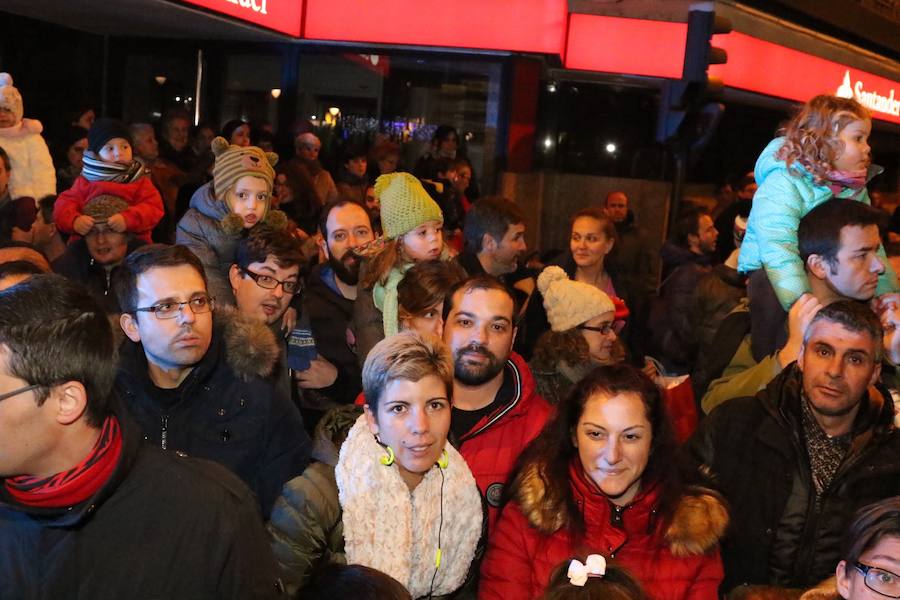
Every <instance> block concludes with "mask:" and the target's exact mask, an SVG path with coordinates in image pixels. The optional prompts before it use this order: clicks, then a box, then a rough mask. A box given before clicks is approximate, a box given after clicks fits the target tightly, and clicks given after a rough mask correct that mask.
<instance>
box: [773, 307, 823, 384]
mask: <svg viewBox="0 0 900 600" xmlns="http://www.w3.org/2000/svg"><path fill="white" fill-rule="evenodd" d="M821 308H822V303H821V302H819V301H818V300H817V299H816V297H815V296H813V295H812V294H803V295H802V296H800V299H799V300H797V301H796V302H794V305H793V306H792V307H791V310H790V311H788V340H787V343H786V344H785V345H784V347H783V348H782V349H781V350H779V351H778V355H777V356H778V362H779V364H781V368H784V367H786V366H788V365H789V364H791V363H792V362H794V361H795V360H797V357H799V356H800V347H801V346H803V334H804V333H805V332H806V328H807V327H809V324H810V322H811V321H812V319H813V317H814V316H816V313H817V312H819V310H821Z"/></svg>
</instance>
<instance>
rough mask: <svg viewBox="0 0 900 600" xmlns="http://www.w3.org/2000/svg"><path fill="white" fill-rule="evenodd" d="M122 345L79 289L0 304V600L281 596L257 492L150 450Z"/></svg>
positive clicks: (213, 469)
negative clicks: (127, 388) (117, 381)
mask: <svg viewBox="0 0 900 600" xmlns="http://www.w3.org/2000/svg"><path fill="white" fill-rule="evenodd" d="M114 344H115V337H114V335H113V331H112V327H111V326H110V322H109V320H108V318H107V315H106V314H105V312H104V311H103V309H102V308H101V307H100V306H99V304H98V303H97V302H96V301H95V300H94V299H93V298H92V297H91V296H90V295H89V294H88V293H87V292H86V291H85V290H84V288H83V287H81V286H79V285H77V284H76V283H74V282H71V281H68V280H66V279H63V278H62V277H59V276H56V275H36V276H33V277H31V278H30V279H29V280H27V281H23V282H21V283H19V284H17V285H16V286H14V287H12V288H10V289H8V290H5V291H3V292H0V598H10V599H12V598H72V597H79V598H92V599H94V600H97V599H99V600H102V599H104V598H212V597H215V598H222V599H226V598H228V599H235V600H238V599H244V598H275V597H281V596H280V595H279V594H278V591H277V590H278V587H277V586H279V584H278V572H277V566H276V563H275V559H274V557H273V556H272V551H271V547H270V545H269V542H268V538H267V536H266V532H265V530H264V529H263V527H262V523H261V522H260V518H259V512H258V509H257V508H256V506H255V504H254V500H253V498H252V496H251V494H250V491H249V490H248V489H247V487H246V486H245V485H243V484H242V483H241V482H240V480H238V479H237V477H235V476H234V475H233V474H231V473H229V472H228V471H227V470H226V469H224V468H222V467H220V466H219V465H216V464H213V463H211V462H209V461H201V460H194V459H189V458H184V457H178V456H176V455H175V454H174V453H167V452H163V451H161V450H159V449H158V448H153V447H150V446H148V445H147V444H146V443H144V442H143V440H142V439H141V431H140V430H139V429H138V428H137V427H136V426H135V424H134V422H133V421H132V420H131V419H130V418H128V415H127V413H126V412H125V411H123V410H122V407H121V405H120V403H119V402H118V401H117V399H116V397H115V395H114V394H113V379H114V377H115V373H116V365H115V345H114Z"/></svg>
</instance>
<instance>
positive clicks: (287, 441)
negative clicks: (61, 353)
mask: <svg viewBox="0 0 900 600" xmlns="http://www.w3.org/2000/svg"><path fill="white" fill-rule="evenodd" d="M119 275H120V276H119V277H117V279H116V282H115V285H116V291H117V292H118V296H119V300H120V302H121V304H122V309H123V313H122V315H121V317H120V324H121V326H122V329H123V330H124V332H125V335H126V336H127V337H128V339H129V340H130V341H126V342H124V344H123V345H122V348H121V349H120V353H119V354H120V358H119V372H118V375H117V376H116V390H117V391H118V392H119V394H120V395H121V397H122V398H123V400H124V402H125V405H126V408H127V409H128V410H129V412H130V413H131V414H132V415H133V417H134V418H135V419H136V420H137V421H138V424H139V425H140V426H141V429H142V430H143V433H144V437H145V439H147V440H149V441H151V442H152V443H154V444H156V445H158V446H160V447H161V448H162V449H164V450H175V451H181V452H185V453H187V454H189V455H192V456H197V457H201V458H208V459H210V460H214V461H216V462H218V463H220V464H222V465H224V466H226V467H228V468H229V469H231V470H232V471H233V472H234V473H235V474H236V475H238V476H239V477H240V478H241V479H243V480H244V481H245V482H246V483H247V485H248V486H250V489H251V490H253V491H254V492H255V493H256V495H257V498H258V500H259V504H260V508H261V509H262V513H263V516H264V517H268V514H269V512H270V511H271V509H272V504H273V503H274V502H275V499H276V498H277V497H278V495H279V494H280V493H281V486H282V485H283V484H284V483H285V482H286V481H288V480H289V479H291V478H293V477H296V476H297V475H300V474H301V473H302V472H303V469H304V468H305V467H306V465H307V463H308V462H309V453H310V441H309V436H308V435H307V434H306V432H305V430H304V429H303V420H302V418H301V417H300V413H299V411H298V410H297V409H296V407H295V406H294V405H293V404H292V403H291V401H290V399H289V398H287V397H285V395H284V394H283V393H279V392H277V391H276V389H275V387H274V383H273V382H272V381H271V380H268V381H267V380H266V379H264V378H265V377H267V376H268V375H269V374H270V373H271V372H272V369H273V368H274V367H275V364H276V362H277V360H278V357H279V351H278V347H277V345H276V343H275V338H274V335H273V334H272V332H271V331H270V330H269V329H268V328H267V327H266V325H265V323H261V322H258V321H256V320H253V319H246V318H245V319H240V318H235V316H234V315H232V318H231V319H222V318H218V319H216V320H214V319H213V310H212V309H213V308H214V304H213V300H212V299H211V298H210V297H209V295H208V293H207V288H206V278H205V275H204V272H203V267H202V265H201V263H200V262H199V259H197V257H196V256H194V254H192V253H191V252H190V250H188V249H187V248H185V247H184V246H166V245H163V244H153V245H149V246H145V247H143V248H141V249H139V250H137V251H136V252H134V253H132V254H131V255H129V257H128V258H127V259H126V260H125V262H124V263H123V265H122V270H121V271H120V273H119Z"/></svg>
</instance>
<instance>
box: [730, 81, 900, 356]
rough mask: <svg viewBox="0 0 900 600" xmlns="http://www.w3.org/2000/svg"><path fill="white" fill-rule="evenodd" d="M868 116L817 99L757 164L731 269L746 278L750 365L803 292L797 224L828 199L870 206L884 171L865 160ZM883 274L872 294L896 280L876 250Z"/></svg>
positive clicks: (853, 104)
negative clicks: (873, 183)
mask: <svg viewBox="0 0 900 600" xmlns="http://www.w3.org/2000/svg"><path fill="white" fill-rule="evenodd" d="M871 131H872V119H871V117H870V115H869V112H868V111H867V110H866V108H865V107H863V106H862V105H861V104H860V103H859V102H857V101H856V100H853V99H847V98H838V97H836V96H827V95H822V96H816V97H815V98H813V99H811V100H810V101H809V102H807V103H806V104H805V105H804V106H803V108H802V109H801V110H800V112H798V113H797V115H796V116H794V118H793V119H791V120H790V122H788V124H787V126H786V127H785V128H784V129H783V130H782V133H783V137H778V138H775V139H774V140H772V141H771V142H770V143H769V145H768V146H766V149H765V150H763V152H762V154H760V156H759V159H758V160H757V161H756V169H755V171H754V175H755V177H756V182H757V184H759V189H758V190H757V191H756V194H755V195H754V196H753V208H752V209H751V211H750V218H749V221H748V223H747V234H746V236H745V237H744V241H743V244H742V245H741V253H740V258H739V261H738V270H739V271H741V272H742V273H748V274H749V275H750V280H749V283H748V294H749V296H750V314H751V342H752V345H753V355H754V358H756V360H761V359H762V358H763V357H765V356H767V355H769V354H771V353H773V352H774V351H775V350H777V349H778V348H779V347H780V345H779V342H782V343H783V342H784V341H785V339H784V338H786V332H785V331H784V329H785V328H784V326H783V324H784V320H785V318H786V316H787V311H788V310H789V309H790V308H791V306H792V305H793V304H794V302H796V301H797V300H798V299H799V298H800V296H802V295H803V294H805V293H807V292H809V291H810V288H809V282H808V280H807V277H806V272H805V270H804V266H803V261H802V260H801V259H800V254H799V252H798V250H797V227H798V225H799V223H800V219H801V218H803V216H804V215H806V213H808V212H809V211H810V210H812V209H813V208H815V207H816V206H818V205H819V204H821V203H823V202H825V201H826V200H828V199H830V198H841V199H846V200H854V201H858V202H865V203H866V204H871V202H870V201H869V193H868V192H867V191H866V183H867V182H868V181H869V180H870V179H871V178H872V177H874V176H875V175H877V174H879V173H881V172H882V171H883V169H882V168H881V167H878V166H876V165H873V164H872V162H871V150H870V148H869V144H868V139H869V134H870V133H871ZM879 256H881V258H883V259H884V260H883V263H884V264H885V268H886V270H885V272H884V273H883V274H882V275H881V277H880V279H879V282H878V289H877V292H876V295H881V294H884V293H887V292H891V291H894V289H895V287H896V283H895V281H896V277H895V275H894V273H893V271H892V270H891V269H890V266H888V261H887V259H886V258H885V256H884V248H883V247H881V248H879Z"/></svg>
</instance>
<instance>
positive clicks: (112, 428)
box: [4, 415, 122, 508]
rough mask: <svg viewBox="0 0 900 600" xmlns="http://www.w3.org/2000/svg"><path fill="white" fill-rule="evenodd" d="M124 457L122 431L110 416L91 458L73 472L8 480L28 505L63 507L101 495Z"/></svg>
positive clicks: (8, 486) (12, 492)
mask: <svg viewBox="0 0 900 600" xmlns="http://www.w3.org/2000/svg"><path fill="white" fill-rule="evenodd" d="M121 454H122V430H121V428H120V427H119V421H118V420H116V418H115V417H113V416H112V415H110V416H109V417H106V420H105V421H104V422H103V427H102V428H101V430H100V437H99V438H97V443H96V444H94V447H93V448H92V449H91V451H90V453H89V454H88V455H87V457H86V458H85V459H84V460H83V461H81V462H80V463H78V464H77V465H75V466H74V467H72V468H71V469H69V470H68V471H63V472H62V473H57V474H56V475H51V476H50V477H43V478H38V477H33V476H31V475H20V476H18V477H10V478H8V479H6V480H5V482H4V486H5V487H6V491H7V492H8V493H9V495H10V496H12V498H14V499H15V500H16V501H17V502H19V503H20V504H24V505H25V506H34V507H39V508H63V507H66V506H74V505H76V504H80V503H81V502H84V501H85V500H87V499H88V498H90V497H91V496H93V495H94V494H96V493H97V491H99V490H100V488H101V487H102V486H103V484H104V483H106V482H107V481H108V480H109V478H110V476H112V474H113V471H114V470H115V468H116V465H117V464H118V463H119V456H121Z"/></svg>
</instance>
